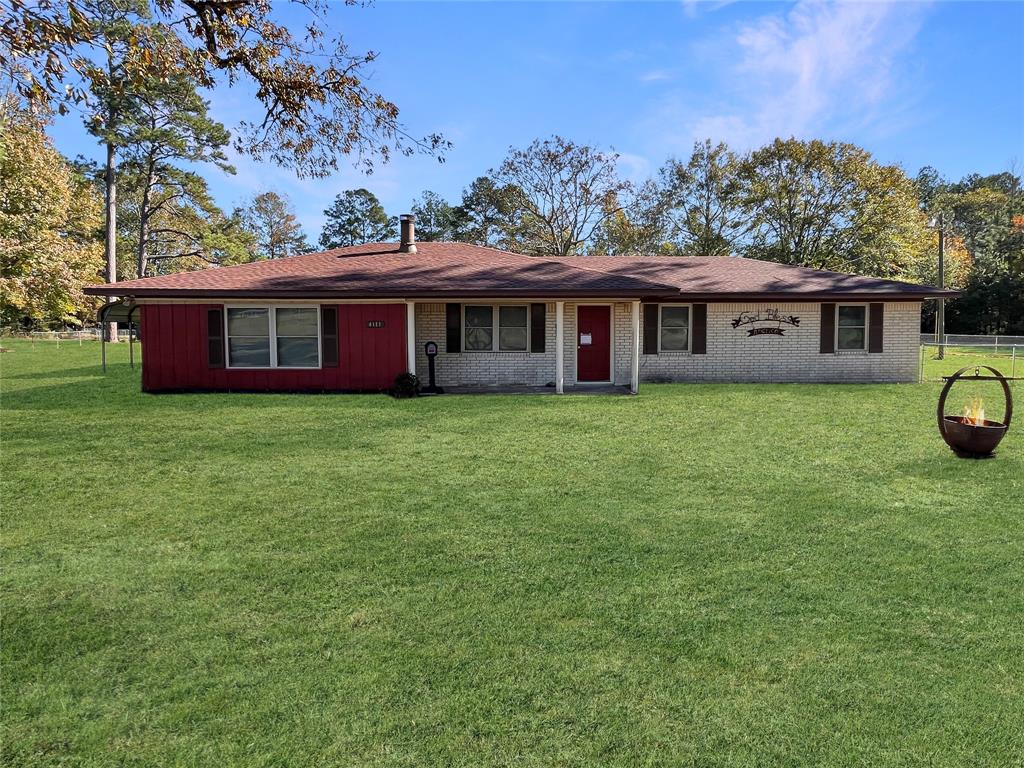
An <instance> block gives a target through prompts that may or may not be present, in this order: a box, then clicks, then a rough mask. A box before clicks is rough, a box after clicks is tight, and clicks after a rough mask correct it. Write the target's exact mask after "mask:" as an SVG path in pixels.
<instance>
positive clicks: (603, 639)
mask: <svg viewBox="0 0 1024 768" xmlns="http://www.w3.org/2000/svg"><path fill="white" fill-rule="evenodd" d="M5 345H6V346H8V347H10V348H11V349H12V351H10V352H8V353H6V354H3V355H0V365H2V377H3V385H2V386H3V404H2V407H3V446H2V449H3V450H2V462H3V463H2V473H3V474H2V481H3V538H2V544H3V550H2V552H3V555H2V557H3V561H2V566H3V568H2V585H3V593H2V609H3V616H2V618H3V622H2V643H3V645H2V725H3V734H2V750H3V751H2V761H3V763H4V764H6V765H18V766H29V765H69V766H70V765H75V766H77V765H118V766H163V765H176V766H177V765H182V766H185V765H187V766H222V765H244V766H286V765H295V766H320V765H342V766H492V765H508V766H551V765H560V766H576V765H601V766H606V765H613V766H638V765H665V766H680V765H699V766H721V765H731V766H752V765H760V766H770V765H786V766H792V765H835V766H850V765H929V766H934V765H950V766H954V765H955V766H965V765H969V766H982V765H1007V764H1017V765H1019V764H1020V763H1021V760H1022V755H1024V534H1022V530H1024V423H1022V424H1020V425H1017V428H1016V429H1015V430H1011V432H1010V434H1009V436H1008V438H1007V440H1006V441H1005V442H1004V444H1003V446H1002V447H1001V449H1000V452H999V456H998V457H997V458H995V459H993V460H989V461H967V460H960V459H957V458H955V457H954V456H953V454H952V453H951V452H950V451H949V450H947V449H946V448H945V446H944V445H943V443H942V442H941V440H940V438H939V437H938V434H937V431H936V429H935V423H934V408H935V400H936V397H937V394H938V389H939V385H938V384H924V385H916V384H915V385H885V386H863V385H862V386H857V385H850V386H816V385H778V386H764V385H749V386H747V385H743V386H740V385H727V386H719V385H699V386H686V385H663V386H644V387H643V391H642V394H641V395H640V396H639V397H621V396H620V397H601V396H566V397H562V398H557V397H551V396H468V397H443V398H423V399H419V400H406V401H398V400H392V399H390V398H387V397H383V396H300V395H162V396H148V395H143V394H141V393H140V392H139V387H138V377H139V375H138V372H137V371H136V372H132V371H130V370H129V368H128V365H127V349H126V345H119V346H118V348H116V349H114V350H113V351H112V353H111V354H112V360H113V361H114V364H113V365H112V367H111V371H110V373H109V374H107V375H106V376H102V375H101V374H100V371H99V366H98V362H99V361H98V357H99V354H98V352H99V350H98V348H97V347H96V346H95V344H86V345H85V346H83V347H79V346H78V345H77V343H71V344H67V343H62V344H61V347H60V349H59V350H58V349H57V348H56V347H55V345H54V344H53V343H52V342H51V343H39V344H36V345H35V347H34V348H33V347H31V346H30V345H29V344H27V343H24V342H13V343H12V342H5ZM959 364H962V361H961V360H947V361H945V362H944V363H943V365H944V366H948V368H949V370H954V369H955V368H956V367H958V365H959ZM937 365H938V364H936V363H929V366H930V368H931V370H932V371H933V372H934V371H937V370H938V369H937V368H936V367H935V366H937ZM1015 391H1016V394H1017V396H1018V401H1019V404H1020V406H1021V409H1022V410H1021V413H1022V414H1024V387H1021V386H1020V385H1019V384H1018V385H1016V389H1015ZM1022 421H1024V420H1022Z"/></svg>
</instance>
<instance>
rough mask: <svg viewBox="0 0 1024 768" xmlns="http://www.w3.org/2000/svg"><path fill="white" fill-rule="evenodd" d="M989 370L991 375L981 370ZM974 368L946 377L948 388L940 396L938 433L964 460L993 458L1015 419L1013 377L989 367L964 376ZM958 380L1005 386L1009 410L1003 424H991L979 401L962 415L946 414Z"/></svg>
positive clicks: (973, 403) (964, 369) (1006, 410)
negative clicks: (986, 382) (948, 402)
mask: <svg viewBox="0 0 1024 768" xmlns="http://www.w3.org/2000/svg"><path fill="white" fill-rule="evenodd" d="M982 368H984V369H985V370H987V371H989V372H990V373H991V375H988V374H982V373H981V369H982ZM970 369H971V366H969V365H968V366H966V367H965V368H961V369H960V370H959V371H957V372H956V373H954V374H953V375H952V376H945V377H943V378H945V380H946V385H945V386H944V387H943V388H942V394H941V395H939V408H938V419H939V434H941V435H942V439H943V440H945V441H946V445H948V446H949V447H950V448H952V449H953V453H955V454H956V455H957V456H959V457H961V458H964V459H987V458H989V457H991V456H993V455H994V451H995V449H996V446H997V445H999V441H1000V440H1002V439H1003V436H1004V435H1005V434H1006V431H1007V430H1008V429H1009V428H1010V419H1011V418H1012V417H1013V396H1012V395H1011V394H1010V385H1009V384H1007V382H1008V381H1013V380H1015V379H1011V378H1010V377H1007V376H1003V374H1001V373H1000V372H999V371H997V370H996V369H995V368H992V367H991V366H988V365H981V366H976V367H975V368H974V373H973V374H972V375H970V376H965V375H964V374H965V373H966V372H967V371H968V370H970ZM957 381H998V382H999V383H1000V384H1002V386H1003V398H1004V399H1005V403H1006V408H1005V411H1004V413H1005V415H1004V416H1003V421H992V420H990V419H986V418H985V410H984V408H983V407H982V404H981V401H980V400H977V399H976V400H975V401H974V402H972V403H971V404H970V405H968V406H967V408H965V409H964V413H963V415H959V416H950V415H947V414H946V397H947V396H948V395H949V391H950V390H951V389H952V388H953V385H954V384H955V383H956V382H957Z"/></svg>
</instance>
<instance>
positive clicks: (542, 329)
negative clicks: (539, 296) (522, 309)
mask: <svg viewBox="0 0 1024 768" xmlns="http://www.w3.org/2000/svg"><path fill="white" fill-rule="evenodd" d="M546 310H547V305H546V304H531V305H530V351H531V352H543V351H544V340H545V339H546V338H547V312H546Z"/></svg>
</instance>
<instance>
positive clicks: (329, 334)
mask: <svg viewBox="0 0 1024 768" xmlns="http://www.w3.org/2000/svg"><path fill="white" fill-rule="evenodd" d="M320 347H321V355H322V360H321V365H322V366H323V367H324V368H337V367H338V358H339V357H340V351H339V349H338V308H337V307H334V306H329V305H323V306H321V307H320Z"/></svg>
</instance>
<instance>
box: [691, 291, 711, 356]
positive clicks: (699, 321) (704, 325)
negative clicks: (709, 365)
mask: <svg viewBox="0 0 1024 768" xmlns="http://www.w3.org/2000/svg"><path fill="white" fill-rule="evenodd" d="M692 325H693V331H692V333H693V338H692V339H691V340H690V352H691V353H692V354H694V355H705V354H707V351H708V305H707V304H694V305H693V321H692Z"/></svg>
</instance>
